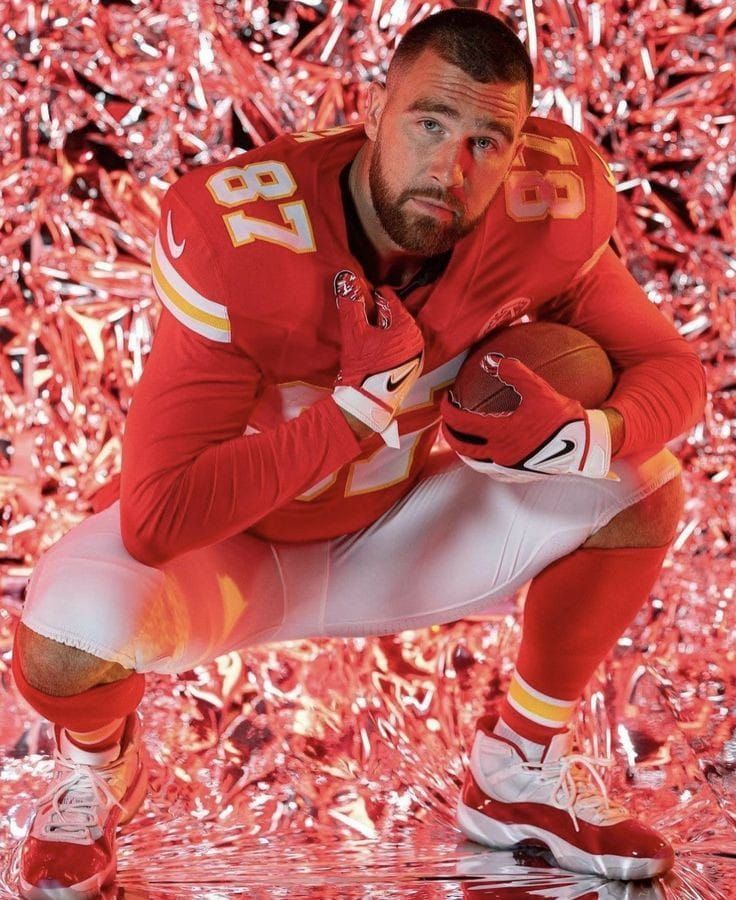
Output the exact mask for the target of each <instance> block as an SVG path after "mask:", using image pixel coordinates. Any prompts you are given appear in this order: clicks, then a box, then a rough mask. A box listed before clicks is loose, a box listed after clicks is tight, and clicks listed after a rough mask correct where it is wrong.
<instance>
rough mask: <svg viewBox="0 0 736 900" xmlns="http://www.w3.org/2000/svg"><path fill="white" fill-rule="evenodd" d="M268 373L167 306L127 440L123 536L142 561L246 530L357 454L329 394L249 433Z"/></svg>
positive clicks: (157, 561)
mask: <svg viewBox="0 0 736 900" xmlns="http://www.w3.org/2000/svg"><path fill="white" fill-rule="evenodd" d="M260 379H261V376H260V373H259V371H258V369H257V368H256V366H255V365H254V364H253V363H252V362H251V361H250V360H249V359H248V358H247V357H246V356H244V355H243V354H242V353H240V352H238V351H237V350H235V349H234V348H232V347H230V346H223V345H218V344H215V343H213V342H208V341H207V340H206V339H204V338H201V337H199V336H198V335H195V334H193V333H192V332H191V331H189V330H188V329H186V328H183V327H181V326H180V325H179V323H178V322H177V321H176V320H175V319H174V318H173V317H172V316H171V315H170V314H169V313H168V312H167V311H166V310H165V309H164V310H162V313H161V319H160V321H159V325H158V328H157V331H156V338H155V340H154V346H153V349H152V352H151V356H150V357H149V359H148V362H147V364H146V367H145V370H144V372H143V376H142V378H141V381H140V383H139V384H138V386H137V388H136V392H135V395H134V398H133V403H132V404H131V408H130V412H129V413H128V418H127V421H126V426H125V435H124V439H123V469H122V476H121V483H120V501H121V528H122V538H123V543H124V544H125V547H126V549H127V551H128V552H129V553H130V554H131V556H133V557H134V558H135V559H137V560H138V561H139V562H142V563H145V564H146V565H150V566H160V565H162V564H163V563H165V562H167V561H168V560H169V559H172V558H173V557H175V556H178V555H180V554H182V553H186V552H188V551H190V550H194V549H197V548H199V547H204V546H208V545H209V544H213V543H216V542H218V541H220V540H224V539H225V538H227V537H230V536H232V535H233V534H237V533H238V532H240V531H244V530H246V529H247V528H249V527H250V526H251V525H253V524H254V523H255V522H257V521H258V520H259V519H261V518H263V517H264V516H265V515H266V514H267V513H269V512H270V511H271V510H273V509H276V508H278V507H279V506H281V505H282V504H284V503H286V502H287V501H288V500H291V499H292V498H293V497H295V496H297V495H298V494H299V493H301V492H302V491H304V490H306V489H307V488H308V487H310V486H311V485H313V484H315V483H316V482H318V481H319V480H320V479H321V478H323V477H325V476H326V475H328V474H330V473H332V472H334V471H336V470H337V469H339V468H340V467H341V466H343V465H344V464H345V463H347V462H349V461H350V460H352V459H355V458H356V457H357V456H358V455H359V454H360V449H361V448H360V444H359V442H358V440H357V438H356V437H355V435H354V434H353V432H352V430H351V429H350V426H349V425H348V423H347V421H346V420H345V417H344V415H343V414H342V412H341V411H340V409H339V407H338V406H337V405H336V404H335V403H334V402H333V401H332V398H331V397H328V398H326V399H325V400H321V401H319V402H318V403H316V404H314V405H313V406H311V407H309V409H307V410H305V411H304V412H303V413H302V414H301V415H300V416H298V417H297V418H296V419H293V420H291V421H289V422H285V423H283V424H282V425H280V426H278V427H277V428H275V429H273V430H271V431H268V432H264V433H262V434H249V435H243V431H244V429H245V426H246V423H247V421H248V415H249V412H250V410H251V408H252V406H253V405H254V402H255V399H256V397H257V392H258V389H259V383H260Z"/></svg>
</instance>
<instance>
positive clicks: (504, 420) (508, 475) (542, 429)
mask: <svg viewBox="0 0 736 900" xmlns="http://www.w3.org/2000/svg"><path fill="white" fill-rule="evenodd" d="M482 364H483V365H484V366H485V367H486V371H487V372H489V373H491V374H494V375H495V376H496V377H497V378H499V379H500V380H501V381H502V382H503V383H504V384H505V385H508V386H509V387H511V388H512V389H513V394H514V397H515V400H514V403H512V404H511V408H510V409H504V410H502V411H499V412H495V413H482V412H474V411H472V410H468V409H465V408H463V407H462V406H461V405H460V404H459V403H458V401H457V399H456V398H455V397H454V396H453V395H452V392H450V393H449V394H448V395H446V396H445V397H444V399H443V401H442V418H443V434H444V436H445V439H446V440H447V442H448V444H449V445H450V446H451V447H452V448H453V450H455V451H456V452H457V453H458V454H459V455H460V457H461V458H462V459H463V460H464V461H465V462H466V463H467V464H468V465H470V466H471V467H472V468H474V469H477V470H479V471H481V472H485V473H487V474H489V475H492V476H494V477H496V478H499V479H500V480H505V481H531V480H534V479H537V478H544V477H545V476H547V475H568V474H576V475H582V476H585V477H587V478H605V477H607V475H608V471H609V468H610V464H611V435H610V429H609V427H608V421H607V419H606V416H605V413H603V412H602V411H601V410H598V409H593V410H586V409H583V407H582V405H581V404H580V403H579V402H578V401H577V400H572V399H570V398H569V397H564V396H563V395H562V394H559V393H558V392H557V391H555V390H554V389H553V388H552V387H551V386H550V385H549V384H548V383H547V382H546V381H545V380H544V379H543V378H540V377H539V375H537V374H535V373H534V372H532V371H531V370H530V369H528V368H527V367H526V366H525V365H524V364H523V363H521V362H519V360H518V359H514V358H511V357H505V356H503V355H502V354H500V353H493V354H488V356H486V357H484V359H483V362H482ZM517 398H518V399H517Z"/></svg>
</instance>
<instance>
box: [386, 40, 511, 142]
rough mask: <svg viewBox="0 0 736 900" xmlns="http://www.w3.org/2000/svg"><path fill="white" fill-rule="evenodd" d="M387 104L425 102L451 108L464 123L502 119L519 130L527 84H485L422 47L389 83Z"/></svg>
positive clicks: (401, 105) (397, 106) (399, 106)
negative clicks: (394, 79)
mask: <svg viewBox="0 0 736 900" xmlns="http://www.w3.org/2000/svg"><path fill="white" fill-rule="evenodd" d="M388 101H389V104H391V105H392V106H394V108H395V109H396V110H397V111H405V110H409V109H411V108H412V107H415V108H416V107H417V105H418V106H419V107H421V106H422V105H423V104H425V103H426V102H427V101H429V103H430V104H431V103H435V104H437V106H438V110H437V111H438V112H439V111H441V109H440V108H441V106H442V105H445V106H447V107H451V108H453V109H454V110H456V111H457V113H459V119H460V120H461V121H463V123H464V124H467V125H473V126H477V125H479V124H481V123H483V122H484V120H501V121H503V122H505V123H508V124H509V125H510V126H511V127H512V128H513V130H514V132H516V131H518V130H519V129H520V128H521V126H522V124H523V123H524V121H525V120H526V117H527V116H528V115H529V112H528V108H527V97H526V84H525V83H524V82H518V83H516V84H509V83H507V82H496V83H484V82H481V81H475V79H473V78H472V77H471V76H470V75H468V74H467V72H463V70H462V69H460V68H459V67H458V66H455V65H453V64H452V63H449V62H447V61H446V60H444V59H442V57H440V56H438V55H437V54H436V53H435V52H434V51H432V50H425V51H424V52H423V53H422V54H421V55H420V56H419V57H418V58H417V59H416V60H415V61H414V63H412V65H411V66H409V68H408V69H407V70H406V71H405V72H402V73H401V77H400V78H399V79H397V83H395V84H394V85H393V86H392V89H391V92H390V96H389V98H388Z"/></svg>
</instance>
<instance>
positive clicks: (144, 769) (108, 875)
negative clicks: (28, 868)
mask: <svg viewBox="0 0 736 900" xmlns="http://www.w3.org/2000/svg"><path fill="white" fill-rule="evenodd" d="M147 789H148V764H147V760H146V757H145V751H143V752H142V754H141V764H140V766H139V768H138V773H137V775H136V779H135V781H134V782H133V784H132V785H131V787H130V790H129V792H128V794H127V795H126V797H124V798H123V801H122V803H123V814H122V815H121V817H120V820H119V822H118V826H120V825H125V824H126V823H127V822H129V821H130V820H131V819H132V818H133V816H134V815H135V814H136V813H137V812H138V810H139V809H140V806H141V804H142V803H143V801H144V799H145V797H146V791H147ZM116 872H117V861H116V860H115V859H113V860H111V862H110V866H109V868H108V869H106V870H105V871H103V872H98V873H97V874H96V875H93V876H92V877H91V878H88V879H87V880H86V881H81V882H79V883H78V884H74V885H67V886H59V887H54V886H51V885H49V886H43V887H42V886H40V885H31V884H28V882H26V881H24V880H23V877H22V876H21V878H20V887H21V897H23V898H24V900H99V897H100V892H101V891H102V889H103V888H104V887H107V886H108V885H109V884H110V883H111V882H112V881H113V880H114V879H115V874H116Z"/></svg>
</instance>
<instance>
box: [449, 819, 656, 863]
mask: <svg viewBox="0 0 736 900" xmlns="http://www.w3.org/2000/svg"><path fill="white" fill-rule="evenodd" d="M457 823H458V825H459V827H460V830H461V831H462V832H463V834H465V835H466V837H469V838H470V839H471V840H473V841H476V842H477V843H479V844H485V845H486V846H487V847H492V848H494V849H496V850H510V849H511V848H512V847H515V846H516V845H517V844H520V843H522V842H523V841H540V842H541V843H543V844H544V845H545V846H546V847H548V848H549V850H550V852H551V853H552V855H553V856H554V858H555V860H556V862H557V864H558V865H559V866H560V868H563V869H570V870H571V871H573V872H581V873H584V874H586V875H590V874H593V875H600V876H601V877H602V878H613V879H616V880H618V881H636V880H638V879H641V878H656V877H658V876H659V875H664V873H665V872H667V871H668V870H669V869H670V867H671V862H670V860H668V859H662V860H659V859H632V858H630V857H626V856H610V855H607V854H603V855H596V854H594V853H586V852H585V851H584V850H581V849H580V848H579V847H576V846H574V844H570V843H568V842H567V841H565V840H563V839H562V838H561V837H559V835H556V834H553V833H552V832H550V831H545V830H544V829H543V828H537V827H536V826H534V825H518V824H516V825H509V824H508V823H506V822H499V821H497V820H496V819H490V818H489V817H488V816H484V815H483V813H479V812H477V811H476V810H474V809H471V808H470V807H469V806H466V805H465V804H464V803H463V802H462V801H460V803H458V808H457Z"/></svg>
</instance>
